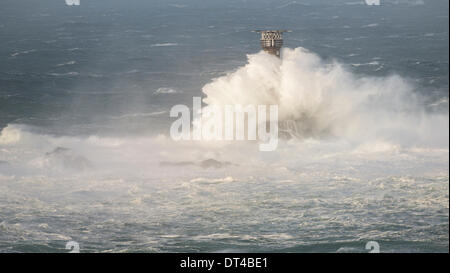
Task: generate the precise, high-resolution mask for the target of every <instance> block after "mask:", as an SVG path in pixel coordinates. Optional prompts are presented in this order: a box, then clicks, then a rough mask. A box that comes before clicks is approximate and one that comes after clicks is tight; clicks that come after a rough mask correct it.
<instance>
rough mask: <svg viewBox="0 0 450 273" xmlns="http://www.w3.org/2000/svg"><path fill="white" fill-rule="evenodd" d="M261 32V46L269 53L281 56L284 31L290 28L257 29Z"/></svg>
mask: <svg viewBox="0 0 450 273" xmlns="http://www.w3.org/2000/svg"><path fill="white" fill-rule="evenodd" d="M255 32H258V33H261V47H262V49H263V50H264V51H266V52H267V53H269V54H272V55H275V56H277V57H278V58H279V57H280V49H281V47H282V46H283V32H290V31H289V30H255Z"/></svg>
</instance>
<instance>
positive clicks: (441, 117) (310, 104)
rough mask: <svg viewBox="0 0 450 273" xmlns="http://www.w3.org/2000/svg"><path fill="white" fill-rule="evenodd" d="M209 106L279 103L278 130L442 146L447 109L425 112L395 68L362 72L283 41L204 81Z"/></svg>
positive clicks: (302, 135)
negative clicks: (277, 50)
mask: <svg viewBox="0 0 450 273" xmlns="http://www.w3.org/2000/svg"><path fill="white" fill-rule="evenodd" d="M203 92H204V94H205V95H206V97H205V98H204V102H205V103H206V104H207V106H206V107H210V106H211V105H218V106H223V105H278V111H279V127H280V133H281V134H282V135H284V136H288V137H295V138H300V139H304V138H319V139H321V138H328V137H338V138H345V139H350V140H362V139H365V140H368V139H375V140H380V139H382V140H388V141H395V142H396V143H406V144H411V145H415V144H417V145H419V144H423V143H427V144H436V145H438V146H442V145H444V146H446V147H448V141H447V139H448V113H443V114H442V113H441V114H430V113H427V112H426V111H425V108H424V107H423V106H422V103H421V102H422V98H421V96H420V95H419V93H418V92H416V90H415V87H414V86H413V85H412V84H411V83H410V82H409V81H407V80H406V79H404V78H402V77H401V76H398V75H391V76H388V77H370V76H360V75H356V74H355V73H353V72H352V71H351V70H350V68H349V67H347V66H346V65H343V64H341V63H339V62H337V61H335V60H333V61H330V62H326V61H324V60H322V59H321V58H320V57H319V56H317V55H316V54H314V53H312V52H310V51H308V50H306V49H304V48H301V47H299V48H295V49H289V48H286V49H284V50H283V52H282V58H281V59H278V58H276V57H274V56H272V55H269V54H267V53H265V52H260V53H257V54H253V55H248V63H247V65H245V66H243V67H241V68H239V69H238V70H236V71H234V72H231V73H229V74H228V75H226V76H223V77H220V78H217V79H215V80H213V81H212V82H211V83H209V84H207V85H205V86H204V87H203Z"/></svg>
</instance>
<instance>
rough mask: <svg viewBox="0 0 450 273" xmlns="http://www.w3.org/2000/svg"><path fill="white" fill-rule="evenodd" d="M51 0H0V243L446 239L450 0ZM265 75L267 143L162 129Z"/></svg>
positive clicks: (436, 242) (329, 244)
mask: <svg viewBox="0 0 450 273" xmlns="http://www.w3.org/2000/svg"><path fill="white" fill-rule="evenodd" d="M59 2H60V3H59ZM59 2H58V1H39V3H36V1H31V0H23V1H12V0H4V1H2V3H1V4H0V7H1V8H0V252H67V251H68V250H66V249H65V246H66V243H67V242H69V241H76V242H78V243H79V245H80V251H81V252H367V251H368V250H366V249H365V245H366V243H367V242H369V241H376V242H378V243H379V245H380V250H381V252H448V251H449V235H448V234H449V196H448V193H449V161H448V159H449V145H448V134H449V132H448V94H449V93H448V92H449V91H448V90H449V86H448V78H449V73H448V67H449V64H448V61H449V55H448V54H449V40H448V37H449V34H448V33H449V32H448V20H449V19H448V1H439V0H436V1H432V0H427V1H425V0H423V1H406V0H405V1H383V0H382V1H381V2H382V5H381V6H371V7H369V6H367V5H365V3H364V1H345V0H343V1H272V0H262V1H259V0H258V1H256V0H247V1H237V0H232V1H196V0H192V1H187V0H186V1H180V0H178V1H140V0H131V1H126V3H124V2H125V1H117V0H116V1H106V0H94V1H81V5H80V6H76V7H69V6H67V5H66V4H65V3H64V1H59ZM265 28H277V29H278V28H282V29H289V30H292V32H290V33H287V34H286V35H285V47H286V50H285V56H284V57H283V58H284V59H283V60H282V61H281V62H280V64H278V63H277V61H278V60H273V59H270V60H269V59H268V57H267V56H264V55H263V53H258V52H259V50H260V48H259V37H258V35H257V34H256V33H252V32H251V30H255V29H265ZM247 54H250V55H249V56H247ZM268 64H271V65H273V66H270V69H272V68H273V67H276V68H275V72H276V73H272V74H270V73H271V72H270V71H272V70H270V69H268V68H267V67H269V65H268ZM268 71H269V72H268ZM268 73H269V74H268ZM216 79H219V80H216ZM269 80H270V81H269ZM266 81H267V82H270V83H267V82H266ZM274 82H275V86H278V87H279V88H280V91H277V92H278V93H276V95H277V96H278V97H276V96H275V97H276V99H277V102H278V101H279V102H280V113H284V114H285V116H286V117H297V116H301V117H304V116H305V115H306V116H308V117H309V119H308V125H309V127H308V128H307V129H308V130H306V131H307V133H305V132H306V131H305V130H302V131H299V133H298V134H297V137H296V138H292V139H281V140H280V142H279V144H278V148H277V150H276V151H274V152H260V151H259V150H258V145H257V144H256V143H254V142H237V143H223V142H219V143H217V142H201V141H200V142H199V141H197V142H196V141H186V142H183V141H181V142H174V141H173V140H172V139H171V138H170V136H169V128H170V125H171V122H172V121H173V120H174V119H173V118H170V117H169V111H170V108H171V107H172V106H173V105H176V104H185V105H188V106H191V105H192V97H193V96H202V97H204V98H206V99H207V101H210V102H215V103H227V102H230V103H236V102H247V103H249V102H250V103H252V102H259V100H260V99H261V98H263V96H262V95H260V93H258V92H257V91H260V92H261V94H262V93H264V92H266V91H267V90H269V91H270V90H272V89H273V88H272V87H273V86H272V83H274ZM277 84H279V85H277ZM252 86H256V87H257V88H256V87H255V88H254V90H248V88H249V87H252ZM344 87H345V88H344ZM250 89H251V88H250ZM266 89H267V90H266ZM275 89H276V88H275ZM277 90H278V89H277ZM269 91H267V92H269ZM240 94H245V95H242V96H241V95H240ZM311 94H313V95H311ZM291 95H292V96H293V97H289V96H291ZM264 98H265V97H264ZM286 98H287V99H286ZM288 102H293V103H292V104H291V103H288ZM296 102H298V103H296ZM311 132H313V133H311Z"/></svg>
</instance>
